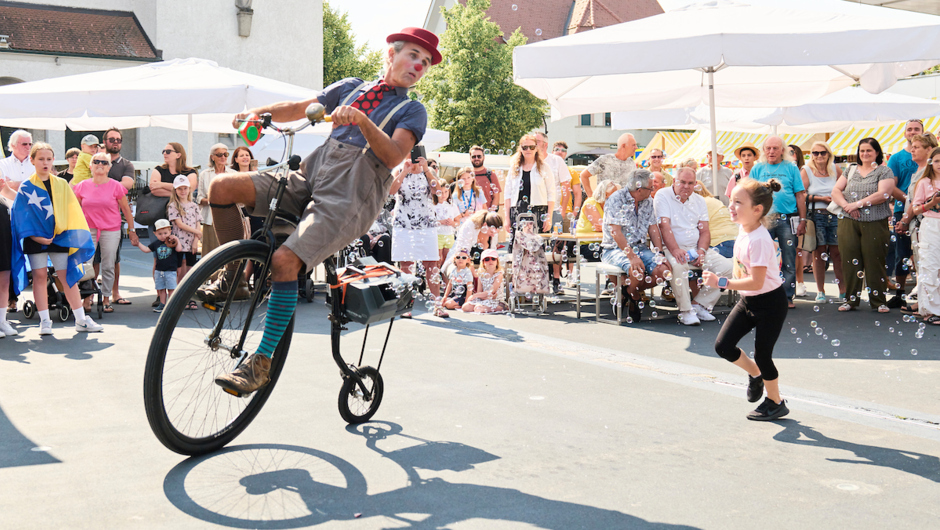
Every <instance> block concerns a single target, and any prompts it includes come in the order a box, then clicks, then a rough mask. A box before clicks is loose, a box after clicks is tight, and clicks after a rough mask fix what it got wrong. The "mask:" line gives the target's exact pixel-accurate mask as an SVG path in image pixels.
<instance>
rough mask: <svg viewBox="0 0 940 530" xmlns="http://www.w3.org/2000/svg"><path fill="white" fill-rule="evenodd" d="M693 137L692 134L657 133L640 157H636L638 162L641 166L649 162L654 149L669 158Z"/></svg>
mask: <svg viewBox="0 0 940 530" xmlns="http://www.w3.org/2000/svg"><path fill="white" fill-rule="evenodd" d="M691 136H692V133H690V132H676V131H659V132H658V133H656V136H654V137H653V139H652V140H650V141H649V143H647V144H646V147H645V148H644V149H643V152H642V153H641V154H640V156H638V157H636V162H637V164H639V163H641V162H643V161H644V160H649V157H650V151H652V150H653V149H659V150H661V151H663V153H665V155H666V156H667V157H668V156H669V155H670V154H671V153H674V152H676V151H678V150H679V148H681V147H682V145H683V144H684V143H685V142H686V141H688V139H689V138H690V137H691Z"/></svg>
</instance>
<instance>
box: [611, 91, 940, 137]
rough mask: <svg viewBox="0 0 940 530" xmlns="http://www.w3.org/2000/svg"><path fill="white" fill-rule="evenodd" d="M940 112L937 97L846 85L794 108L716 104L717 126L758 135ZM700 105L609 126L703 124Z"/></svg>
mask: <svg viewBox="0 0 940 530" xmlns="http://www.w3.org/2000/svg"><path fill="white" fill-rule="evenodd" d="M937 114H940V101H936V100H933V99H925V98H918V97H914V96H907V95H904V94H894V93H891V92H882V93H881V94H871V93H869V92H867V91H866V90H864V89H862V88H859V87H848V88H843V89H842V90H839V91H838V92H833V93H832V94H828V95H825V96H823V97H821V98H819V99H817V100H816V101H812V102H810V103H806V104H804V105H798V106H795V107H781V108H775V109H771V108H723V107H719V108H717V109H715V126H716V128H717V129H718V130H719V131H734V132H749V133H760V134H777V133H780V134H784V133H787V134H798V133H819V132H838V131H842V130H845V129H848V128H852V127H854V128H869V127H878V126H879V125H884V124H886V123H891V122H896V121H901V120H908V119H911V118H926V117H929V116H934V115H937ZM709 115H710V111H709V108H708V107H707V106H705V105H699V106H698V107H695V108H691V109H660V110H640V111H627V112H614V113H612V115H611V128H613V129H693V130H699V129H708V128H709V127H710V125H711V124H710V121H709Z"/></svg>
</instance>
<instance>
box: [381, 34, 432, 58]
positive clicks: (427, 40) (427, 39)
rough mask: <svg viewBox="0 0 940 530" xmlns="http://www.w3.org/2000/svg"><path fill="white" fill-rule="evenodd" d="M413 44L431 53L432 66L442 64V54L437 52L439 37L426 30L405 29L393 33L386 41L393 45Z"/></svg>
mask: <svg viewBox="0 0 940 530" xmlns="http://www.w3.org/2000/svg"><path fill="white" fill-rule="evenodd" d="M400 40H403V41H407V42H413V43H415V44H417V45H418V46H421V47H422V48H424V49H425V50H427V51H428V52H430V53H431V64H432V65H434V64H437V63H439V62H441V59H443V57H441V52H439V51H437V35H435V34H434V33H432V32H430V31H428V30H426V29H424V28H405V29H403V30H401V33H392V34H391V35H389V36H388V38H387V39H385V42H387V43H389V44H391V43H393V42H395V41H400Z"/></svg>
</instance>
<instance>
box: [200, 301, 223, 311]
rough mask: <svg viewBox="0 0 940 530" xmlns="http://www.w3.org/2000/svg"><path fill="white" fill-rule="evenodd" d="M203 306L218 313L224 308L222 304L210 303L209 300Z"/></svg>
mask: <svg viewBox="0 0 940 530" xmlns="http://www.w3.org/2000/svg"><path fill="white" fill-rule="evenodd" d="M202 307H204V308H206V309H208V310H209V311H213V312H215V313H218V312H219V311H221V310H222V307H221V306H219V305H216V304H210V303H209V302H203V303H202Z"/></svg>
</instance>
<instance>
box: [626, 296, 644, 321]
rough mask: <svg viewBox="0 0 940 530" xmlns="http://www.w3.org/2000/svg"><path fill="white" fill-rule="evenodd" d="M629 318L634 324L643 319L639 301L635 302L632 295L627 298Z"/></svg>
mask: <svg viewBox="0 0 940 530" xmlns="http://www.w3.org/2000/svg"><path fill="white" fill-rule="evenodd" d="M626 300H627V316H629V317H630V319H631V320H633V321H634V322H639V321H640V320H641V319H642V318H643V310H641V309H640V302H639V300H634V299H633V298H632V297H631V296H630V295H627V296H626Z"/></svg>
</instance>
